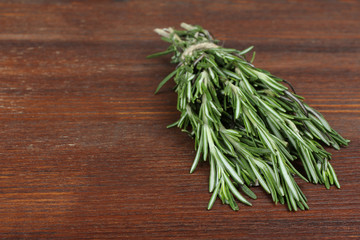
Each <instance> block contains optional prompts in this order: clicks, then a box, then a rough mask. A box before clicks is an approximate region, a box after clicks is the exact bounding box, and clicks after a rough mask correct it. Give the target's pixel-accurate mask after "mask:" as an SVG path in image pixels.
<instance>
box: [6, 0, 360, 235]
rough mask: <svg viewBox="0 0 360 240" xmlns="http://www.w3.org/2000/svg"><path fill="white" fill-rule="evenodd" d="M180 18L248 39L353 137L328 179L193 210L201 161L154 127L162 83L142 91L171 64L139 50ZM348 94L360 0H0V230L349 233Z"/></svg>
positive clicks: (352, 227) (352, 173)
mask: <svg viewBox="0 0 360 240" xmlns="http://www.w3.org/2000/svg"><path fill="white" fill-rule="evenodd" d="M49 2H51V3H49ZM220 2H222V3H220ZM182 21H185V22H188V23H192V24H199V25H202V26H204V27H205V28H207V29H209V30H210V31H211V32H212V33H214V35H215V36H216V37H217V38H218V39H221V40H224V44H225V46H228V47H232V48H238V49H242V48H246V47H248V46H250V45H255V47H256V48H255V49H256V51H257V60H256V61H255V63H256V65H257V66H258V67H262V68H265V69H267V70H269V71H271V72H272V73H273V74H275V75H278V76H280V77H282V78H284V79H287V80H288V81H291V82H292V83H293V85H294V86H295V87H296V89H297V91H298V93H300V94H301V95H303V96H305V97H306V99H307V102H308V103H309V104H310V105H311V106H314V107H316V108H317V109H319V110H320V111H321V112H322V113H323V114H324V115H325V116H326V118H327V119H328V121H329V122H330V123H331V124H332V126H333V127H334V128H335V129H336V130H338V131H339V132H340V133H341V134H343V136H345V137H346V138H349V139H351V140H352V143H351V145H350V146H349V147H348V148H346V149H343V150H341V151H340V152H337V151H334V150H330V151H331V152H332V153H333V162H332V163H333V166H334V168H335V170H336V172H337V174H338V177H339V179H340V182H341V189H335V188H332V189H331V190H326V189H325V188H324V187H323V186H319V185H312V184H305V183H304V182H301V181H299V182H300V186H301V187H302V189H303V191H304V193H305V194H306V195H307V196H308V199H309V206H310V210H309V211H304V212H296V213H293V212H288V211H287V210H286V207H285V206H283V205H278V206H275V205H274V204H273V203H272V202H271V200H270V197H269V196H267V195H265V194H264V193H263V192H262V191H261V190H260V189H258V188H257V189H255V190H254V191H255V192H256V194H257V195H258V200H256V201H253V204H254V206H253V207H246V206H242V205H241V206H240V207H241V209H240V211H238V212H233V211H231V209H230V208H229V207H228V206H223V205H221V204H220V202H219V201H217V202H216V203H215V205H214V208H213V210H211V211H207V210H206V206H207V202H208V200H209V198H210V195H209V193H208V192H207V189H208V185H207V184H208V171H209V168H208V166H207V164H202V165H200V166H199V168H198V170H197V171H196V172H195V173H194V174H192V175H190V174H189V173H188V172H189V169H190V166H191V163H192V160H193V157H194V151H193V141H192V140H191V139H190V138H188V136H187V135H186V134H184V133H182V132H180V130H178V129H170V130H168V129H166V128H165V126H166V125H167V124H169V123H172V122H173V121H175V120H176V119H177V118H178V116H179V114H178V112H177V111H176V95H175V94H174V93H173V92H172V90H171V89H172V84H167V85H165V87H164V88H163V90H162V91H161V93H160V94H158V95H156V96H154V95H153V92H154V89H155V88H156V86H157V84H158V82H159V81H160V80H161V79H162V78H163V77H164V76H166V75H167V73H169V72H170V71H171V70H172V69H173V68H174V66H172V65H171V64H169V57H162V58H158V59H155V60H147V59H145V56H146V55H148V54H150V53H153V52H156V51H160V50H163V49H165V48H166V47H167V44H166V43H164V42H162V41H160V40H159V37H158V36H156V35H155V34H154V33H153V32H152V29H153V28H155V27H167V26H178V25H179V24H180V23H181V22H182ZM359 91H360V2H359V1H351V0H348V1H345V0H344V1H265V0H263V1H256V2H255V1H145V0H143V1H131V0H130V1H41V0H31V1H30V0H29V1H0V124H1V125H0V162H1V165H0V238H9V239H28V238H29V239H79V238H81V239H246V238H249V239H261V238H263V239H275V238H276V239H359V238H360V229H359V228H360V214H359V212H360V191H359V190H360V189H359V186H360V182H359V180H360V179H359V169H360V161H359V153H360V151H359V148H360V144H359V140H360V137H359V130H360V127H359V125H360V94H359Z"/></svg>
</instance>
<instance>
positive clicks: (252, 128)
mask: <svg viewBox="0 0 360 240" xmlns="http://www.w3.org/2000/svg"><path fill="white" fill-rule="evenodd" d="M181 26H182V27H183V28H184V30H175V29H173V28H165V29H155V31H156V32H157V33H158V34H159V35H161V36H162V39H163V40H164V41H166V42H169V43H170V44H171V45H170V46H169V48H168V49H167V50H165V51H164V52H160V53H156V54H153V55H150V56H149V57H156V56H160V55H164V54H168V53H172V54H173V56H172V58H171V62H172V63H176V64H178V65H177V68H176V69H175V70H174V71H173V72H172V73H170V74H169V75H168V76H167V77H166V78H165V79H164V80H163V81H162V82H161V83H160V84H159V87H158V88H157V89H156V92H158V90H159V89H160V88H161V87H162V86H163V85H164V84H165V83H166V82H167V81H168V80H170V79H172V78H173V79H174V81H175V83H176V86H175V92H176V93H177V94H178V101H177V109H178V110H179V111H180V112H181V117H180V119H179V120H178V121H176V122H175V123H173V124H171V125H170V126H168V127H173V126H177V127H179V128H182V129H183V130H184V131H186V132H188V133H190V135H191V136H192V137H193V139H194V140H195V150H196V156H195V160H194V162H193V165H192V167H191V170H190V172H191V173H192V172H193V171H194V170H195V168H196V166H197V165H198V163H199V162H200V160H201V159H202V160H204V161H207V160H208V161H209V163H210V177H209V191H210V192H212V196H211V198H210V202H209V205H208V209H211V208H212V206H213V204H214V202H215V200H216V198H217V196H218V197H219V198H220V199H221V201H222V203H223V204H229V205H230V207H231V208H232V209H233V210H238V204H237V201H236V199H237V200H239V201H240V202H242V203H244V204H246V205H251V203H250V202H249V201H248V200H247V198H245V197H244V195H247V196H248V197H250V198H252V199H256V195H255V194H254V193H253V192H252V191H251V190H250V189H249V187H250V186H254V185H258V184H259V185H261V187H262V188H263V189H264V190H265V191H266V192H267V193H268V194H270V195H271V197H272V200H273V201H274V202H275V203H278V202H280V203H282V204H284V203H285V202H286V203H287V206H288V208H289V210H294V211H296V210H297V209H298V208H299V209H302V210H304V209H308V208H309V207H308V205H307V199H306V197H305V195H304V194H303V192H302V191H301V189H300V187H299V186H298V184H297V183H296V181H295V179H294V176H298V177H300V178H301V179H303V180H304V181H307V182H312V183H315V184H317V183H319V184H324V185H325V187H326V188H330V185H334V184H335V185H336V186H337V187H338V188H340V184H339V182H338V180H337V177H336V175H335V172H334V170H333V168H332V166H331V165H330V162H329V160H330V158H331V156H330V155H331V154H330V153H329V152H327V151H326V150H325V149H324V148H323V147H322V145H321V144H320V143H322V144H325V145H327V146H332V147H334V148H335V149H339V148H340V146H346V145H347V144H348V142H349V140H346V139H344V138H343V137H341V136H340V135H339V134H338V133H337V132H336V131H335V130H333V129H332V128H331V127H330V125H329V124H328V122H327V121H326V120H325V119H324V117H323V116H322V115H321V114H320V113H319V112H317V111H316V110H315V109H313V108H311V107H310V106H308V105H307V104H306V103H305V102H304V101H303V98H302V97H301V96H299V95H297V94H295V91H294V89H293V87H292V86H291V85H290V84H289V83H288V82H287V81H285V80H283V79H281V78H278V77H276V76H273V75H272V74H270V73H269V72H267V71H265V70H262V69H259V68H256V67H255V66H254V65H253V64H252V62H253V60H254V57H255V52H254V53H253V55H252V59H251V61H250V62H249V61H247V60H246V56H245V54H246V53H248V52H249V51H251V50H252V48H253V47H250V48H247V49H245V50H243V51H239V50H236V49H229V48H224V47H221V46H219V45H218V44H217V43H218V40H216V39H214V38H213V36H212V35H211V34H210V33H209V31H207V30H205V29H203V28H202V27H200V26H192V25H189V24H185V23H182V24H181ZM282 83H286V84H288V85H289V86H290V88H291V89H292V92H290V91H289V89H288V88H287V87H286V86H285V85H283V84H282ZM295 162H299V163H300V165H301V166H302V167H303V168H304V170H305V171H304V172H305V176H303V175H302V174H300V172H299V171H298V170H297V169H296V168H295V167H294V163H295ZM240 192H241V193H240Z"/></svg>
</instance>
